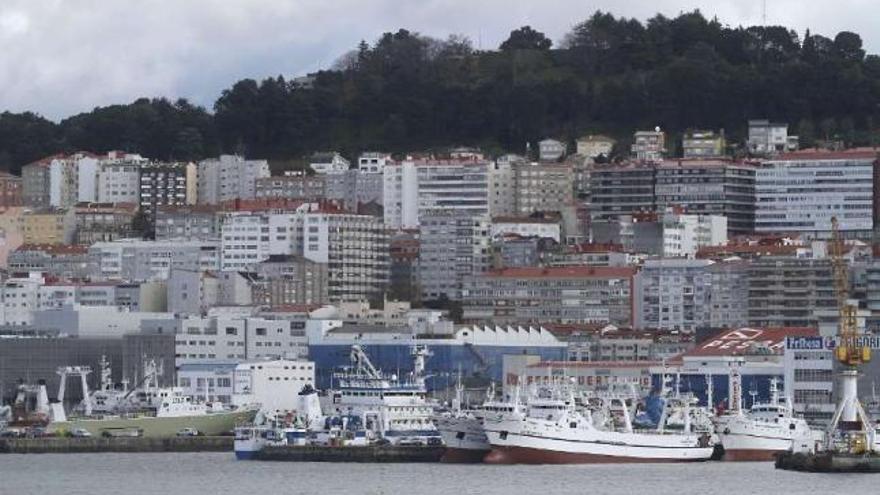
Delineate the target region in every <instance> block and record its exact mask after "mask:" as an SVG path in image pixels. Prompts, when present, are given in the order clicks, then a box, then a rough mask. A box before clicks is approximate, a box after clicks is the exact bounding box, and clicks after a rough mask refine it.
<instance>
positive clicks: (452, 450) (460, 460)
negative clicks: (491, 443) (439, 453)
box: [440, 447, 491, 464]
mask: <svg viewBox="0 0 880 495" xmlns="http://www.w3.org/2000/svg"><path fill="white" fill-rule="evenodd" d="M490 452H491V450H490V449H488V448H487V449H460V448H456V447H446V451H445V452H443V457H442V458H440V462H446V463H450V464H479V463H481V462H483V459H484V458H485V457H486V455H488V454H489V453H490Z"/></svg>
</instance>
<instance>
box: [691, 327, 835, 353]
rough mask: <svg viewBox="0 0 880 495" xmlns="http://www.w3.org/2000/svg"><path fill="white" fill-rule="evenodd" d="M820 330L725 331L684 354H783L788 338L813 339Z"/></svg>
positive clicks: (761, 329) (772, 328)
mask: <svg viewBox="0 0 880 495" xmlns="http://www.w3.org/2000/svg"><path fill="white" fill-rule="evenodd" d="M816 335H819V330H818V329H816V328H810V327H769V328H737V329H735V330H726V331H723V332H721V333H719V334H717V335H715V336H714V337H711V338H709V339H707V340H705V341H703V342H701V343H699V344H697V346H696V347H694V348H693V349H691V350H690V351H688V352H686V353H684V357H696V356H742V355H746V354H755V353H759V354H760V353H761V352H760V350H762V349H763V350H765V352H769V353H771V354H781V353H782V349H783V348H784V347H785V338H786V337H811V336H816Z"/></svg>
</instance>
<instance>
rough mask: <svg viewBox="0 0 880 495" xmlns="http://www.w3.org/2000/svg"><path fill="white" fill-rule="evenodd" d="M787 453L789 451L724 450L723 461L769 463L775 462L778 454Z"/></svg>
mask: <svg viewBox="0 0 880 495" xmlns="http://www.w3.org/2000/svg"><path fill="white" fill-rule="evenodd" d="M787 451H788V450H787V449H786V450H767V449H729V450H728V449H724V457H723V458H722V459H723V460H725V461H733V462H769V461H772V460H774V459H775V458H776V456H777V455H778V454H781V453H782V452H787Z"/></svg>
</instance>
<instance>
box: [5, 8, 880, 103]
mask: <svg viewBox="0 0 880 495" xmlns="http://www.w3.org/2000/svg"><path fill="white" fill-rule="evenodd" d="M766 1H767V22H768V23H769V24H783V25H786V26H789V27H792V28H794V29H797V30H798V32H799V33H801V34H803V31H804V30H805V29H806V28H810V29H811V30H812V31H813V32H814V33H820V34H824V35H826V36H829V37H833V35H834V34H836V33H837V32H838V31H841V30H850V31H855V32H857V33H860V34H861V35H862V37H863V39H864V41H865V45H866V47H867V49H868V51H869V52H872V53H876V52H878V51H880V15H877V14H878V13H880V9H878V4H877V0H835V1H828V0H821V1H820V0H766ZM762 3H763V1H762V0H703V1H688V0H651V1H647V0H599V1H574V0H540V1H538V0H210V1H209V0H0V111H2V110H10V111H16V112H18V111H24V110H32V111H35V112H38V113H40V114H42V115H44V116H46V117H49V118H52V119H55V120H57V119H60V118H63V117H66V116H69V115H72V114H75V113H78V112H82V111H88V110H91V109H92V108H93V107H95V106H102V105H108V104H113V103H128V102H130V101H132V100H133V99H134V98H137V97H139V96H149V97H153V96H168V97H171V98H177V97H186V98H189V99H190V100H192V101H195V102H196V103H199V104H202V105H205V106H207V107H208V108H210V107H211V105H212V103H213V101H214V100H215V99H216V98H217V96H218V95H219V94H220V91H222V90H223V89H224V88H227V87H229V86H230V85H231V84H232V83H233V82H235V81H237V80H239V79H242V78H245V77H250V78H256V79H261V78H264V77H267V76H275V75H278V74H282V75H284V76H285V77H288V76H296V75H301V74H305V73H307V72H311V71H314V70H317V69H319V68H324V67H328V66H329V65H331V64H332V63H333V61H334V60H335V59H336V58H337V57H338V56H339V55H341V54H343V53H345V52H346V51H348V50H350V49H352V48H354V47H355V45H356V44H357V43H358V41H360V40H361V39H366V40H367V41H370V42H372V41H374V40H375V39H376V38H377V37H378V36H379V35H381V33H383V32H385V31H391V30H396V29H397V28H401V27H403V28H407V29H410V30H412V31H417V32H420V33H422V34H426V35H430V36H435V37H441V38H442V37H445V36H447V35H449V34H463V35H466V36H468V37H470V38H471V39H472V40H473V42H474V45H475V46H482V47H483V48H494V47H497V46H498V44H499V43H500V42H501V41H503V40H504V39H506V37H507V35H508V33H509V32H510V30H511V29H514V28H516V27H519V26H522V25H525V24H529V25H531V26H532V27H534V28H536V29H538V30H540V31H543V32H544V33H546V34H547V35H548V36H550V37H551V38H552V39H553V40H554V42H557V41H559V40H560V39H562V37H563V36H564V35H565V33H566V32H567V31H568V30H569V29H570V28H571V27H572V26H573V25H574V24H576V23H578V22H579V21H581V20H583V19H585V18H586V17H588V16H589V15H590V14H591V13H592V12H594V11H595V10H596V9H602V10H608V11H611V12H613V13H614V14H616V15H624V16H627V17H636V18H639V19H642V20H644V19H647V18H649V17H651V16H653V15H654V14H656V13H657V12H658V11H659V12H661V13H663V14H665V15H667V16H674V15H676V14H678V13H679V12H681V11H686V10H692V9H694V8H699V9H700V10H701V11H702V12H703V13H704V14H705V15H706V16H707V17H711V16H717V17H718V18H719V20H721V22H722V23H725V24H729V25H732V26H736V25H749V24H760V23H761V18H762Z"/></svg>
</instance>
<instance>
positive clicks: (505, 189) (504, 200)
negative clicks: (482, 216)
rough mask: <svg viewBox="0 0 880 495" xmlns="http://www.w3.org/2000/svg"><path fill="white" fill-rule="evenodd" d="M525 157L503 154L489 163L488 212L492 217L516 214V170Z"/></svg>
mask: <svg viewBox="0 0 880 495" xmlns="http://www.w3.org/2000/svg"><path fill="white" fill-rule="evenodd" d="M524 162H525V159H524V158H522V157H521V156H518V155H504V156H502V157H499V158H498V160H496V161H495V163H493V164H490V165H489V173H488V182H489V214H490V215H491V216H492V217H510V216H514V215H516V170H515V167H516V165H517V164H520V163H524Z"/></svg>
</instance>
